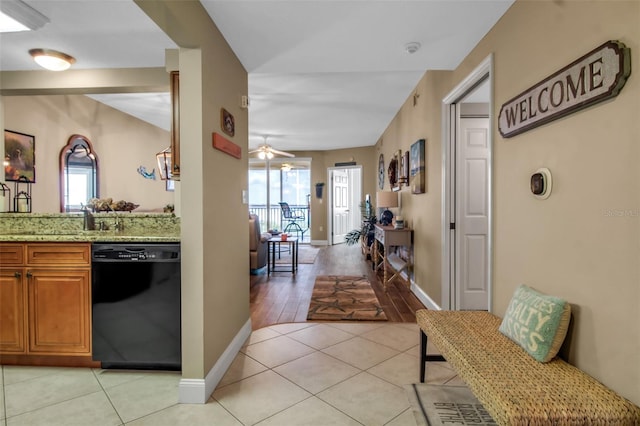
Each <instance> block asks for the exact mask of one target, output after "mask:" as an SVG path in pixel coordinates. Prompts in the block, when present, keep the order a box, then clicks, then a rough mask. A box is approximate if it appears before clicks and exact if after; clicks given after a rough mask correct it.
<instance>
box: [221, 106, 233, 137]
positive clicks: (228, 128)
mask: <svg viewBox="0 0 640 426" xmlns="http://www.w3.org/2000/svg"><path fill="white" fill-rule="evenodd" d="M220 127H221V128H222V131H223V132H225V133H226V134H227V135H229V136H231V137H233V135H235V134H236V121H235V120H234V118H233V115H231V113H230V112H229V111H227V110H226V109H224V108H220Z"/></svg>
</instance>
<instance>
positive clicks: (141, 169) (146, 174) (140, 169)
mask: <svg viewBox="0 0 640 426" xmlns="http://www.w3.org/2000/svg"><path fill="white" fill-rule="evenodd" d="M138 173H140V176H142V177H143V178H145V179H153V180H156V169H153V170H151V172H148V171H147V168H146V167H145V166H139V167H138Z"/></svg>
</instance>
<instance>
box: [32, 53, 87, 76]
mask: <svg viewBox="0 0 640 426" xmlns="http://www.w3.org/2000/svg"><path fill="white" fill-rule="evenodd" d="M29 54H30V55H31V56H33V60H34V61H36V63H37V64H38V65H40V66H41V67H42V68H46V69H48V70H50V71H64V70H66V69H69V67H70V66H71V64H73V63H74V62H75V61H76V59H75V58H74V57H73V56H69V55H67V54H66V53H62V52H58V51H57V50H51V49H31V50H29Z"/></svg>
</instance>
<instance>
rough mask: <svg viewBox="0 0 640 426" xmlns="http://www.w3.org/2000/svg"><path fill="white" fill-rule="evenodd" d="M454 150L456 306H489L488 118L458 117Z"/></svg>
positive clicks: (465, 308) (466, 307)
mask: <svg viewBox="0 0 640 426" xmlns="http://www.w3.org/2000/svg"><path fill="white" fill-rule="evenodd" d="M457 142H458V143H457V147H456V184H455V186H456V244H455V245H456V274H455V276H456V279H455V281H456V283H455V287H456V307H457V309H460V310H468V309H475V310H488V307H489V306H488V305H489V279H488V277H489V275H488V268H489V258H490V256H489V243H488V241H489V192H488V188H489V172H490V167H489V119H487V118H461V119H460V121H459V129H458V138H457Z"/></svg>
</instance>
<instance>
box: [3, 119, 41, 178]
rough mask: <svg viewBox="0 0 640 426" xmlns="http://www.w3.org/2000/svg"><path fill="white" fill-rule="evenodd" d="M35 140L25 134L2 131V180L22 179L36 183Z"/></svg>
mask: <svg viewBox="0 0 640 426" xmlns="http://www.w3.org/2000/svg"><path fill="white" fill-rule="evenodd" d="M35 150H36V138H35V137H34V136H31V135H27V134H25V133H20V132H14V131H12V130H5V131H4V151H5V157H4V180H6V181H14V182H15V181H17V180H19V179H20V178H21V177H24V178H25V179H26V180H27V181H28V182H31V183H35V181H36V153H35V152H36V151H35Z"/></svg>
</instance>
